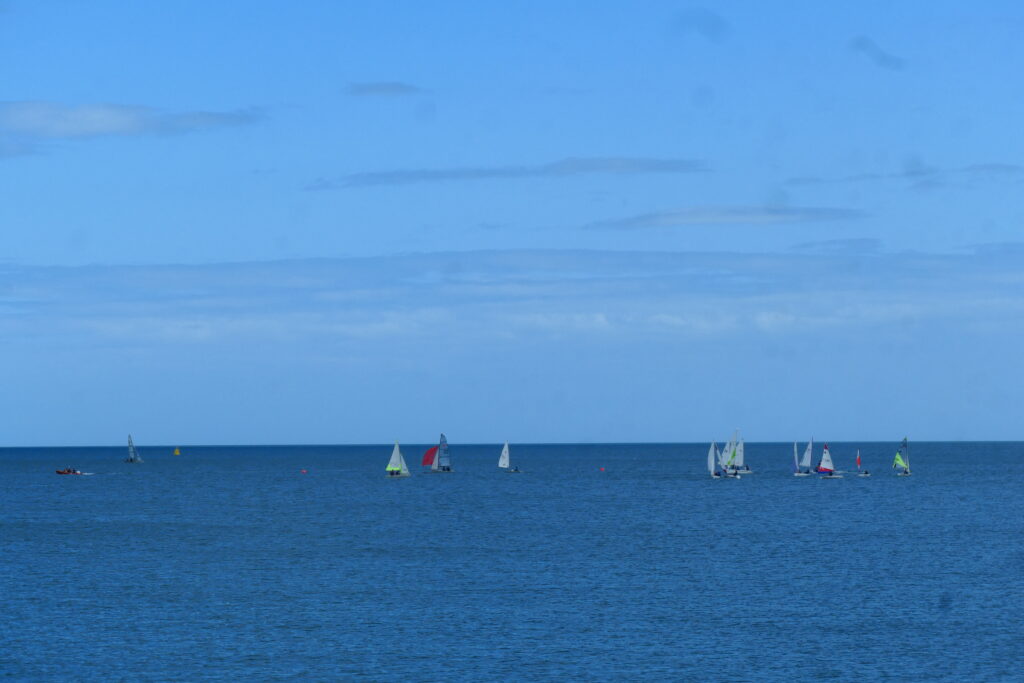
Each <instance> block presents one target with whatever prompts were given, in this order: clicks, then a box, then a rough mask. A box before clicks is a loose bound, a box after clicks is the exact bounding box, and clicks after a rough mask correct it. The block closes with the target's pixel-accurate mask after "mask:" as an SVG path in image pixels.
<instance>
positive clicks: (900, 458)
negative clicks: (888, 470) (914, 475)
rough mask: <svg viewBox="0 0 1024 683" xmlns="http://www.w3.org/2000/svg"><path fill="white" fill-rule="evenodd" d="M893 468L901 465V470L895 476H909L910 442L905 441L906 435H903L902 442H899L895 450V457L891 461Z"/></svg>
mask: <svg viewBox="0 0 1024 683" xmlns="http://www.w3.org/2000/svg"><path fill="white" fill-rule="evenodd" d="M892 467H893V469H896V468H898V467H902V468H903V471H902V472H897V476H900V477H909V476H910V444H908V443H907V437H903V443H901V444H900V447H899V449H898V450H897V451H896V457H895V458H894V459H893V461H892Z"/></svg>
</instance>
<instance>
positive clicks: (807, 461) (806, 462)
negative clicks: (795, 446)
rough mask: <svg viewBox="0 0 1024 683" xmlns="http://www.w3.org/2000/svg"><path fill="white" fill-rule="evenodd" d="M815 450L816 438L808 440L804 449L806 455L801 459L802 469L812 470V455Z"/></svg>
mask: <svg viewBox="0 0 1024 683" xmlns="http://www.w3.org/2000/svg"><path fill="white" fill-rule="evenodd" d="M813 450H814V439H811V440H810V441H808V442H807V448H806V449H805V450H804V457H803V458H801V459H800V469H802V470H804V469H805V470H808V471H809V470H810V469H811V457H812V455H813V453H812V451H813Z"/></svg>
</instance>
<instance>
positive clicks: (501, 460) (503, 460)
mask: <svg viewBox="0 0 1024 683" xmlns="http://www.w3.org/2000/svg"><path fill="white" fill-rule="evenodd" d="M498 467H500V468H501V469H503V470H505V471H506V472H508V473H509V474H519V468H518V467H512V466H511V465H510V464H509V455H508V441H506V442H505V445H504V446H502V448H501V455H499V456H498Z"/></svg>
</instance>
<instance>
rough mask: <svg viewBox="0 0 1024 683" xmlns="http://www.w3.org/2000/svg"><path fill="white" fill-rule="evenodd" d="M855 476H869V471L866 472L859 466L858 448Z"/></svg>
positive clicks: (858, 450) (858, 451)
mask: <svg viewBox="0 0 1024 683" xmlns="http://www.w3.org/2000/svg"><path fill="white" fill-rule="evenodd" d="M857 476H858V477H870V476H871V473H870V472H868V471H867V470H862V469H861V468H860V449H859V448H858V449H857Z"/></svg>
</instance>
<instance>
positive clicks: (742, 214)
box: [586, 206, 864, 230]
mask: <svg viewBox="0 0 1024 683" xmlns="http://www.w3.org/2000/svg"><path fill="white" fill-rule="evenodd" d="M863 216H864V213H863V212H861V211H857V210H855V209H843V208H836V207H821V206H788V207H771V206H711V207H690V208H685V209H676V210H673V211H657V212H652V213H645V214H639V215H636V216H627V217H625V218H617V219H613V220H608V221H598V222H595V223H590V224H589V225H587V226H586V227H587V228H599V229H610V230H635V229H641V228H666V227H685V226H701V225H704V226H713V225H779V224H788V223H817V222H822V221H836V220H849V219H853V218H861V217H863Z"/></svg>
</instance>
